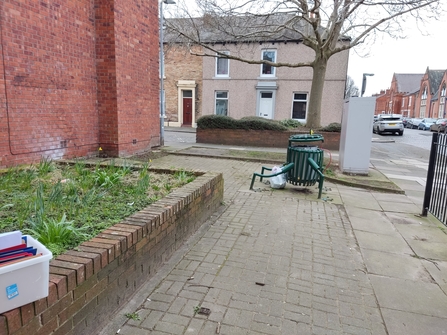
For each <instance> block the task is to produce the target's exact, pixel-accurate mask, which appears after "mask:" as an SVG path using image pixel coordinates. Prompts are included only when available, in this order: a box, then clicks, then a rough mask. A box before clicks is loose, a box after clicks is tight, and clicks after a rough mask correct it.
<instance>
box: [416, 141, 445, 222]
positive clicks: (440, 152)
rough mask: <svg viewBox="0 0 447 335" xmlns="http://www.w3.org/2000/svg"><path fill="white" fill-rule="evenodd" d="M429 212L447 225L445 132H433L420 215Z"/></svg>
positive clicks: (425, 214)
mask: <svg viewBox="0 0 447 335" xmlns="http://www.w3.org/2000/svg"><path fill="white" fill-rule="evenodd" d="M428 212H430V213H431V214H432V215H433V216H435V217H436V218H437V219H438V220H439V221H441V222H442V223H443V224H445V225H447V217H446V216H447V215H446V214H447V134H445V133H433V137H432V142H431V150H430V159H429V162H428V172H427V183H426V185H425V194H424V204H423V207H422V216H427V213H428Z"/></svg>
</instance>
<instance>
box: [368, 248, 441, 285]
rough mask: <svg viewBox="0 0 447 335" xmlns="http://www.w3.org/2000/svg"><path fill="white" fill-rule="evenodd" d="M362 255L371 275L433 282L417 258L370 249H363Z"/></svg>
mask: <svg viewBox="0 0 447 335" xmlns="http://www.w3.org/2000/svg"><path fill="white" fill-rule="evenodd" d="M362 254H363V259H364V261H365V264H366V268H367V269H368V273H370V274H374V275H380V276H385V277H393V278H400V279H410V280H413V281H416V280H421V281H424V282H428V283H431V282H432V278H431V277H430V273H429V272H428V271H427V270H426V268H425V267H424V264H423V263H422V261H421V260H420V259H418V258H416V257H412V256H411V255H407V254H405V255H402V254H395V253H389V252H383V251H377V250H370V249H362Z"/></svg>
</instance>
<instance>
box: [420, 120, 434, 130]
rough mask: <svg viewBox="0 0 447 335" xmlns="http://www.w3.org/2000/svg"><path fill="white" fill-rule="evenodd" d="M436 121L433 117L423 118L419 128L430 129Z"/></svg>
mask: <svg viewBox="0 0 447 335" xmlns="http://www.w3.org/2000/svg"><path fill="white" fill-rule="evenodd" d="M435 122H436V119H432V118H426V119H422V121H421V122H419V125H418V129H419V130H429V129H430V126H431V125H432V124H433V123H435Z"/></svg>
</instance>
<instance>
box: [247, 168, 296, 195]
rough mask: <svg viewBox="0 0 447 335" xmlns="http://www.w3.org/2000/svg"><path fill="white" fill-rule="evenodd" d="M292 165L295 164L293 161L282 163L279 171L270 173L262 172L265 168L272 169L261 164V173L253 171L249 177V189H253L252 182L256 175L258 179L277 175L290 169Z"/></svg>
mask: <svg viewBox="0 0 447 335" xmlns="http://www.w3.org/2000/svg"><path fill="white" fill-rule="evenodd" d="M294 165H295V164H294V163H289V164H284V165H283V166H281V172H278V173H272V174H264V171H265V170H267V171H272V168H268V167H266V166H263V167H262V168H261V173H257V172H254V173H253V177H252V178H251V184H250V190H252V189H253V184H254V182H255V179H256V177H260V181H262V178H271V177H275V176H279V175H280V174H283V173H287V172H289V171H290V170H292V169H293V166H294Z"/></svg>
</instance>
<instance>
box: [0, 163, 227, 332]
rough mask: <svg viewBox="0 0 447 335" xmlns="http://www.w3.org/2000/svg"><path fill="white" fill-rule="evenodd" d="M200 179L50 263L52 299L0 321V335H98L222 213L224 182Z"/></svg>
mask: <svg viewBox="0 0 447 335" xmlns="http://www.w3.org/2000/svg"><path fill="white" fill-rule="evenodd" d="M172 173H175V171H172ZM195 175H196V178H195V180H194V181H192V182H190V183H188V184H186V185H184V186H182V187H180V188H178V189H175V190H174V191H173V192H171V193H170V194H168V195H166V196H165V197H163V198H161V199H159V200H157V201H155V202H154V203H153V204H151V205H149V206H146V207H144V208H143V209H142V210H139V211H138V212H136V213H134V214H132V215H130V216H128V217H126V218H125V219H122V220H120V222H118V223H115V224H113V225H111V226H110V227H109V228H107V229H105V230H103V231H102V232H100V233H99V234H97V235H96V236H95V237H93V238H91V239H89V240H87V241H85V242H82V243H81V244H80V245H79V246H78V247H76V248H74V249H73V250H69V251H66V252H64V253H62V254H61V255H59V256H57V257H56V258H55V259H53V260H51V261H50V280H49V283H48V289H49V295H48V297H47V298H43V299H40V300H38V301H35V302H33V303H30V304H27V305H25V306H22V307H20V308H17V309H13V310H11V311H8V312H5V313H3V314H2V315H0V334H8V335H14V334H50V333H51V334H69V333H70V334H94V333H97V332H98V330H99V329H101V327H102V325H104V324H105V323H107V322H108V320H109V319H110V317H111V316H112V315H113V314H114V313H115V312H116V311H117V310H118V309H119V308H120V307H121V306H123V305H124V304H125V303H126V302H127V301H128V300H129V299H130V298H131V297H132V295H133V294H134V292H135V291H136V290H137V289H138V288H139V287H140V286H141V285H142V284H143V283H145V282H146V281H147V280H148V279H150V278H151V277H152V276H153V275H154V274H155V273H156V271H157V270H158V269H159V268H160V267H161V265H162V264H163V263H164V262H165V261H166V260H168V259H169V258H170V256H171V255H172V254H173V252H174V251H175V250H177V249H178V248H179V247H180V246H181V245H182V244H183V243H184V241H185V240H186V239H187V238H188V237H190V236H191V235H192V234H193V233H194V232H195V231H196V230H197V229H198V228H199V227H200V226H201V225H202V224H203V223H204V222H205V221H206V220H207V219H208V218H209V217H210V216H211V215H212V214H213V213H214V212H215V211H216V210H217V209H218V208H219V206H221V204H222V200H223V178H222V174H219V173H205V172H197V171H195Z"/></svg>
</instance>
